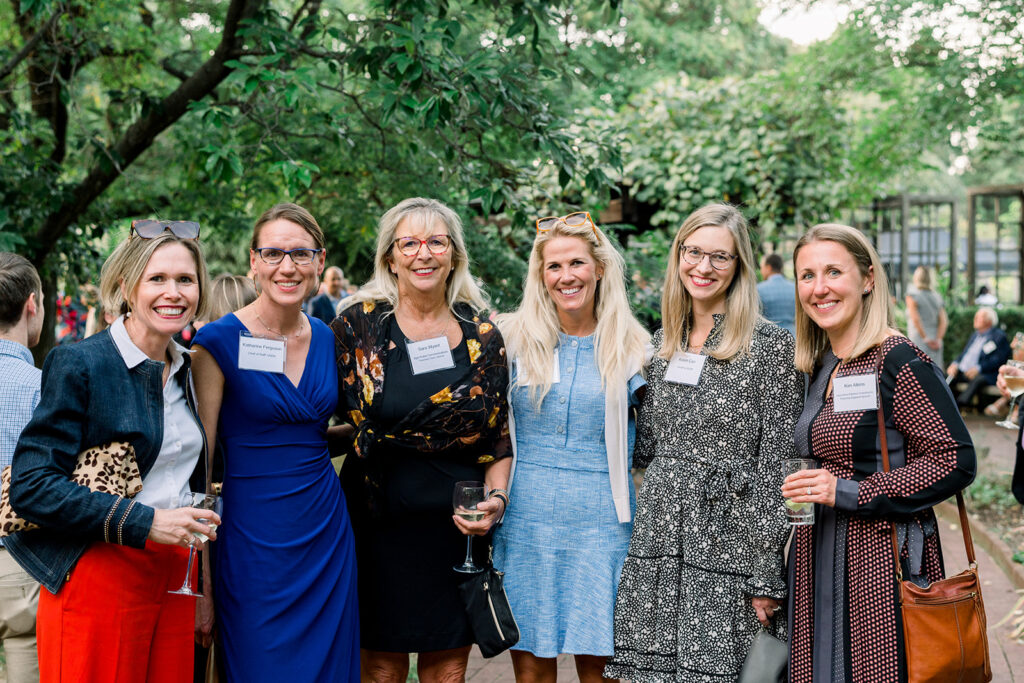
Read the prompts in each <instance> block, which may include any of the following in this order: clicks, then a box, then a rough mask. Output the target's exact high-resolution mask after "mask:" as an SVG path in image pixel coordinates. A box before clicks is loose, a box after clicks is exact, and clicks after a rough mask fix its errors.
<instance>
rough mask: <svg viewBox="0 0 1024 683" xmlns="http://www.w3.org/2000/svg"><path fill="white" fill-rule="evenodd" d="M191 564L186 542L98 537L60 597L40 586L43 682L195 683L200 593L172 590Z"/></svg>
mask: <svg viewBox="0 0 1024 683" xmlns="http://www.w3.org/2000/svg"><path fill="white" fill-rule="evenodd" d="M196 564H198V562H197V563H196ZM187 565H188V550H186V549H185V548H179V547H176V546H169V545H161V544H156V543H147V544H146V548H145V549H144V550H139V549H138V548H125V547H122V546H118V545H114V544H111V543H94V544H93V545H92V546H91V547H90V548H89V549H88V550H87V551H86V552H85V554H84V555H83V556H82V558H81V559H80V560H79V561H78V564H76V565H75V567H74V569H72V570H71V579H70V580H69V581H68V582H67V583H65V584H64V585H63V586H62V587H61V589H60V591H59V592H58V593H57V594H56V595H53V594H51V593H50V592H49V591H47V590H43V591H41V592H40V593H41V594H40V596H39V613H38V615H37V618H36V633H37V638H38V643H39V680H40V681H41V682H42V683H57V682H61V683H69V682H70V683H79V682H81V683H114V682H125V683H127V682H128V681H131V682H133V683H134V682H142V681H145V682H146V683H190V682H191V681H192V657H193V647H192V646H193V643H194V635H193V634H194V630H195V610H196V605H195V600H196V599H195V598H193V597H190V596H187V595H171V594H169V593H168V592H167V591H168V590H177V589H178V588H180V587H181V583H182V581H183V580H184V579H185V569H186V567H187ZM194 572H195V567H194V566H193V574H194ZM191 585H192V588H193V590H195V576H194V575H193V578H192V584H191Z"/></svg>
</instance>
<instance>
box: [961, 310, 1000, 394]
mask: <svg viewBox="0 0 1024 683" xmlns="http://www.w3.org/2000/svg"><path fill="white" fill-rule="evenodd" d="M998 324H999V316H998V315H997V314H996V312H995V310H994V309H992V308H989V307H988V306H982V307H981V308H979V309H978V310H977V312H975V314H974V332H972V333H971V337H970V339H968V340H967V344H966V345H965V346H964V350H963V351H961V352H960V355H959V356H957V358H956V360H955V361H953V362H952V363H950V365H949V367H948V368H947V369H946V377H947V381H948V382H949V385H950V386H956V385H957V384H961V383H966V385H967V386H965V387H964V388H963V389H962V390H961V391H960V393H959V394H958V395H957V397H956V402H957V405H959V406H960V407H961V408H966V407H967V406H969V405H970V404H971V400H972V399H973V398H974V396H975V395H976V394H977V393H978V391H979V390H981V389H982V388H983V387H987V386H989V385H992V384H995V383H996V380H997V379H998V373H999V366H1001V365H1002V364H1003V363H1005V362H1006V360H1007V359H1008V358H1009V357H1010V342H1009V340H1008V339H1007V338H1006V334H1005V333H1004V332H1003V331H1002V330H1001V329H999V328H998V327H996V325H998Z"/></svg>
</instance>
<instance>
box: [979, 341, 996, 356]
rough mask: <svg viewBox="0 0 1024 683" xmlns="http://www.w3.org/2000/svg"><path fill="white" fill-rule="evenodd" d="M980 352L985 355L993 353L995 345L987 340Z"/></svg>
mask: <svg viewBox="0 0 1024 683" xmlns="http://www.w3.org/2000/svg"><path fill="white" fill-rule="evenodd" d="M981 350H982V351H984V352H985V353H994V352H995V350H996V343H995V342H994V341H992V340H991V339H989V340H988V341H987V342H985V343H984V344H983V345H982V347H981Z"/></svg>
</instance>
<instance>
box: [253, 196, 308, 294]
mask: <svg viewBox="0 0 1024 683" xmlns="http://www.w3.org/2000/svg"><path fill="white" fill-rule="evenodd" d="M276 220H284V221H288V222H289V223H294V224H295V225H297V226H299V227H300V228H302V229H303V230H305V231H306V233H308V234H309V236H310V237H312V238H313V244H315V245H316V248H317V249H325V248H326V242H327V241H326V238H325V237H324V231H323V228H321V227H320V224H319V223H317V222H316V218H314V217H313V214H311V213H310V212H309V211H308V210H307V209H305V208H304V207H301V206H299V205H298V204H292V203H291V202H282V203H280V204H275V205H274V206H272V207H270V208H269V209H267V210H266V211H264V212H263V215H262V216H260V217H259V218H257V219H256V223H255V224H254V225H253V226H252V239H251V240H250V241H249V250H250V251H255V250H256V249H257V248H259V244H260V233H261V232H262V231H263V226H265V225H266V224H267V223H272V222H273V221H276ZM319 258H320V259H321V262H323V261H324V260H326V258H327V257H326V255H325V253H324V252H320V254H319ZM313 263H314V264H315V263H316V259H315V258H314V259H313ZM254 284H255V285H256V289H257V291H259V284H258V283H254ZM319 287H320V278H319V277H315V278H312V279H311V280H310V284H309V288H308V289H307V290H306V292H305V294H304V296H303V298H304V299H305V298H308V297H309V296H310V295H311V294H313V293H314V292H315V291H316V290H317V289H319Z"/></svg>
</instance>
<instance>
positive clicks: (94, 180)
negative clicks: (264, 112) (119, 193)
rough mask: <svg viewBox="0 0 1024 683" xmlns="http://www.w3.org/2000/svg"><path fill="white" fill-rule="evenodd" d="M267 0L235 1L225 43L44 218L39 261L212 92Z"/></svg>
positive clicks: (36, 236) (133, 127) (38, 235)
mask: <svg viewBox="0 0 1024 683" xmlns="http://www.w3.org/2000/svg"><path fill="white" fill-rule="evenodd" d="M265 3H266V0H231V4H230V5H229V7H228V10H227V15H226V17H225V20H224V28H223V31H222V33H221V36H222V37H221V42H220V44H219V45H218V46H217V49H216V50H215V51H214V53H213V55H212V56H211V57H210V58H209V59H208V60H206V62H204V63H203V65H202V66H200V67H199V69H198V70H196V72H195V73H193V74H192V76H190V77H189V78H188V79H187V80H186V81H184V82H183V83H182V84H181V85H180V86H178V88H177V89H176V90H174V92H172V93H170V94H169V95H167V96H166V97H165V98H164V99H163V100H162V101H161V102H160V104H159V105H157V106H155V107H153V108H152V109H151V110H150V111H149V113H148V114H146V115H145V116H143V117H142V118H140V119H137V120H136V121H135V122H134V123H133V124H132V125H131V126H130V127H129V128H128V130H126V131H125V133H124V135H123V136H121V138H120V139H119V140H118V141H117V142H116V143H115V144H114V145H113V147H111V148H110V149H109V150H106V155H107V158H106V159H98V160H97V161H96V163H95V164H94V165H93V167H92V168H91V169H90V170H89V173H88V174H87V175H86V177H85V178H84V179H83V180H82V181H81V182H80V183H79V184H78V185H76V186H75V187H73V188H72V189H71V190H70V192H69V193H68V194H67V195H66V199H65V200H64V201H63V202H62V203H61V205H60V206H59V207H57V208H56V209H55V210H53V211H52V212H51V213H50V214H49V216H47V218H46V219H45V221H44V222H43V224H42V225H41V226H40V227H39V230H37V231H36V233H35V234H34V235H33V241H34V242H35V246H36V248H37V252H36V254H35V259H34V260H35V263H36V264H37V265H39V264H42V262H43V261H44V260H45V258H46V257H47V256H48V255H49V254H50V252H51V251H52V250H53V248H54V246H55V245H56V243H57V240H59V239H60V238H61V237H63V235H64V233H66V232H67V230H68V228H69V227H70V226H71V225H72V224H73V223H74V222H75V221H76V220H77V219H78V217H79V216H81V215H82V213H83V212H84V211H85V210H86V209H87V208H88V207H89V205H90V204H92V202H93V201H95V200H96V198H97V197H99V196H100V195H101V194H102V193H103V192H104V190H106V189H107V188H108V187H109V186H110V184H111V183H113V182H114V180H116V179H117V177H118V175H119V174H120V173H121V172H122V171H123V170H124V169H125V168H126V167H127V166H129V165H130V164H131V163H132V162H134V161H135V160H136V159H137V158H138V157H139V155H141V154H142V153H143V152H145V151H146V150H147V149H148V148H149V147H150V145H152V144H153V141H154V140H155V139H156V136H157V135H159V134H160V133H162V132H163V131H165V130H166V129H167V128H169V127H170V126H171V125H173V124H174V123H175V122H176V121H178V120H179V119H180V118H181V117H182V116H184V114H185V112H186V111H187V109H188V105H189V104H190V103H191V102H195V101H198V100H201V99H203V98H204V97H206V96H207V95H209V94H210V93H211V92H212V91H213V90H214V89H215V88H216V87H217V86H218V85H219V84H220V83H221V82H223V80H224V79H225V78H227V76H228V75H229V74H230V73H231V71H232V70H231V68H230V67H227V66H225V62H227V61H228V60H229V59H231V58H232V57H233V53H234V52H235V50H236V49H237V48H238V47H239V46H240V45H241V42H242V39H241V38H240V37H239V35H238V31H239V28H240V24H241V22H242V21H244V20H245V19H250V18H252V17H253V16H255V14H256V11H257V10H258V9H259V8H260V7H262V6H263V5H264V4H265Z"/></svg>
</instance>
